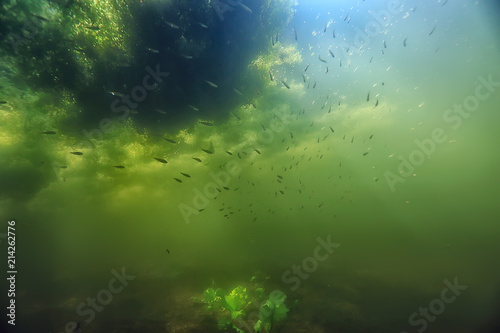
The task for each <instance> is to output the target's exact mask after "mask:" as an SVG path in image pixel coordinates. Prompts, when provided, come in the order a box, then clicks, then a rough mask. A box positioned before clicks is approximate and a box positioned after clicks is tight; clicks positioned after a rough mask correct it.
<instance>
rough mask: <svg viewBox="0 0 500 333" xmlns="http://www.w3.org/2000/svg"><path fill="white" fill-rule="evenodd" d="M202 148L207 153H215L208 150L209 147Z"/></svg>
mask: <svg viewBox="0 0 500 333" xmlns="http://www.w3.org/2000/svg"><path fill="white" fill-rule="evenodd" d="M201 150H203V151H204V152H205V153H207V154H213V153H214V152H213V151H211V150H208V149H203V148H202V149H201Z"/></svg>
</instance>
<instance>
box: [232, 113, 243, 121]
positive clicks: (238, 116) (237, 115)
mask: <svg viewBox="0 0 500 333" xmlns="http://www.w3.org/2000/svg"><path fill="white" fill-rule="evenodd" d="M231 113H232V114H233V115H234V116H235V117H236V118H238V120H241V118H240V117H239V116H238V115H237V114H236V113H234V112H231Z"/></svg>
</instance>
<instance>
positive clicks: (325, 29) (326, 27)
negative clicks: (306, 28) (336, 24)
mask: <svg viewBox="0 0 500 333" xmlns="http://www.w3.org/2000/svg"><path fill="white" fill-rule="evenodd" d="M326 28H327V24H326V23H325V29H324V30H323V32H326Z"/></svg>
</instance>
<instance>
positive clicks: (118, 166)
mask: <svg viewBox="0 0 500 333" xmlns="http://www.w3.org/2000/svg"><path fill="white" fill-rule="evenodd" d="M113 168H117V169H125V167H124V166H123V165H113Z"/></svg>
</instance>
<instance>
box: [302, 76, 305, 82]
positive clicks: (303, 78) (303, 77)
mask: <svg viewBox="0 0 500 333" xmlns="http://www.w3.org/2000/svg"><path fill="white" fill-rule="evenodd" d="M302 80H304V83H306V75H305V74H302Z"/></svg>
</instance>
